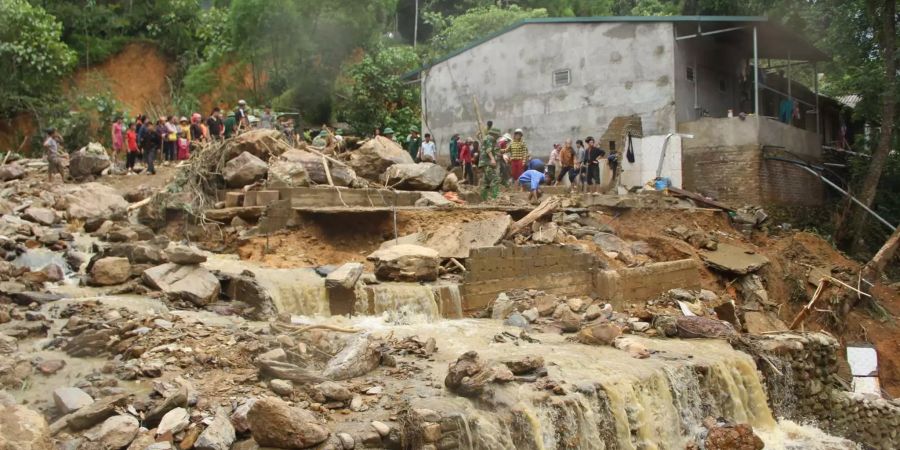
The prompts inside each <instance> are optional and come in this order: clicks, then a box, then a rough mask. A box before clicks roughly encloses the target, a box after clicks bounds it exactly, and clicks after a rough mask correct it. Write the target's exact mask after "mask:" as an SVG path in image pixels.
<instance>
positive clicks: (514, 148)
mask: <svg viewBox="0 0 900 450" xmlns="http://www.w3.org/2000/svg"><path fill="white" fill-rule="evenodd" d="M523 134H524V133H523V132H522V129H521V128H516V131H515V132H513V136H512V142H510V143H509V172H510V175H511V176H512V179H514V180H518V179H519V177H520V176H522V173H523V172H525V161H527V160H528V146H527V145H525V141H524V140H523V139H522V135H523Z"/></svg>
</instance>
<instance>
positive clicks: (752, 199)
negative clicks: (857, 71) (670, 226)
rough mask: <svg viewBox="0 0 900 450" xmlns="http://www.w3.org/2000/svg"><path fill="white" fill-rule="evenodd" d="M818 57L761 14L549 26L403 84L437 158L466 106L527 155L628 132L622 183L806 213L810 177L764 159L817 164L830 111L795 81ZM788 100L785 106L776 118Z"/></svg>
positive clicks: (536, 22)
mask: <svg viewBox="0 0 900 450" xmlns="http://www.w3.org/2000/svg"><path fill="white" fill-rule="evenodd" d="M827 58H828V57H827V55H825V54H824V53H822V52H821V51H819V50H818V49H816V48H815V47H814V46H812V45H811V44H809V43H808V42H807V41H805V40H804V39H802V38H800V37H798V36H797V35H795V34H794V33H793V32H791V31H790V30H787V29H785V28H783V27H782V26H780V25H778V24H776V23H774V22H770V21H769V20H768V19H767V18H765V17H719V16H716V17H710V16H690V17H686V16H674V17H580V18H549V19H530V20H525V21H523V22H520V23H517V24H515V25H513V26H511V27H509V28H508V29H506V30H503V31H501V32H498V33H495V34H493V35H491V36H488V37H486V38H484V39H482V40H480V41H478V42H475V43H473V44H471V45H469V46H468V47H466V48H464V49H461V50H459V51H457V52H454V53H452V54H449V55H447V56H445V57H443V58H441V59H439V60H437V61H435V62H433V63H431V64H429V65H427V66H425V67H423V68H421V69H419V70H417V71H416V72H414V73H412V74H410V75H409V76H414V75H415V76H418V80H419V82H420V83H421V93H422V95H421V98H422V128H423V129H424V130H425V131H426V132H430V133H431V134H432V135H434V136H435V138H436V140H437V142H438V144H439V148H441V149H444V148H446V145H447V143H448V142H449V139H450V137H451V136H452V135H453V134H454V133H460V134H461V135H462V136H469V135H472V136H474V134H475V132H476V130H475V123H476V113H475V104H476V103H477V104H478V108H479V109H480V113H481V115H482V118H483V119H484V120H489V119H490V120H493V121H494V124H495V126H497V127H499V128H501V129H502V130H503V131H510V132H511V131H512V130H513V129H515V128H523V129H524V130H525V135H526V140H527V142H528V144H529V148H530V149H531V151H532V153H533V154H534V155H536V156H539V157H545V158H546V156H547V155H548V154H549V153H550V150H551V149H552V145H553V143H557V142H562V141H563V140H564V139H566V138H572V139H573V140H574V139H579V138H584V137H586V136H589V135H591V136H594V137H595V138H597V139H598V143H599V145H600V146H601V147H603V148H605V149H607V150H608V149H610V148H612V147H614V148H616V149H618V150H621V149H622V148H623V145H624V143H625V136H626V135H627V134H630V135H631V136H632V137H634V138H635V139H634V140H633V141H632V142H633V143H634V148H635V153H636V155H637V161H636V162H635V164H636V165H635V166H629V165H627V164H626V165H625V166H623V174H622V177H621V178H622V180H623V181H622V182H621V183H620V188H628V187H631V186H633V185H641V184H643V183H645V182H646V181H648V180H647V177H648V176H650V178H651V179H652V178H653V175H655V174H656V173H657V172H659V171H660V168H663V170H662V172H663V173H662V175H663V176H668V177H670V178H671V179H672V181H673V183H674V184H676V185H678V186H683V187H685V188H687V189H691V190H694V191H698V192H702V193H704V194H708V195H711V196H714V197H716V198H718V199H720V200H723V201H728V202H733V203H756V204H765V203H781V204H795V203H796V204H813V205H814V204H818V203H820V202H821V201H822V199H823V189H822V187H821V183H819V182H818V181H817V176H816V175H814V174H811V173H808V172H807V171H806V170H805V169H803V168H801V167H797V166H792V165H791V164H788V163H784V162H778V163H775V162H773V161H772V160H769V159H766V157H765V155H767V154H770V153H772V152H781V156H785V155H792V156H791V158H795V159H798V160H802V161H804V162H806V163H810V164H817V163H820V162H821V160H822V157H821V144H822V143H823V142H830V141H834V140H837V133H838V129H839V126H840V125H839V123H838V120H837V119H836V117H837V113H838V112H839V111H840V107H839V106H838V105H837V104H836V102H834V101H831V100H829V99H825V98H824V97H821V96H819V95H818V92H817V88H816V87H814V88H813V89H809V88H807V87H805V86H802V85H801V84H800V83H798V82H797V81H795V79H794V78H796V77H797V75H798V74H799V73H801V71H803V72H802V73H805V74H806V78H807V79H815V77H814V76H812V73H814V64H815V63H816V62H817V61H822V60H826V59H827ZM754 67H760V70H754ZM811 68H812V69H813V70H812V71H811V70H810V69H811ZM788 99H790V100H791V102H792V103H790V104H789V105H796V107H795V108H791V109H790V111H791V114H790V118H789V119H787V120H786V122H787V123H784V122H781V121H778V120H777V118H778V116H779V112H782V108H783V107H784V106H785V105H784V101H785V100H788ZM823 111H824V112H826V113H827V114H823ZM741 113H744V114H746V117H739V116H741ZM826 116H827V117H826ZM672 133H681V135H679V134H673V135H671V136H669V135H670V134H672ZM686 135H693V138H692V139H688V138H686ZM782 159H785V158H782Z"/></svg>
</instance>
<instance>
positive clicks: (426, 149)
mask: <svg viewBox="0 0 900 450" xmlns="http://www.w3.org/2000/svg"><path fill="white" fill-rule="evenodd" d="M435 156H436V149H435V146H434V141H432V140H431V134H429V133H425V140H424V141H422V145H421V146H420V147H419V161H421V162H430V163H433V162H434V161H435Z"/></svg>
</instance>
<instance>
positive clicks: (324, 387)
mask: <svg viewBox="0 0 900 450" xmlns="http://www.w3.org/2000/svg"><path fill="white" fill-rule="evenodd" d="M315 387H316V389H317V390H318V391H319V392H320V393H322V395H324V396H325V398H326V399H328V400H334V401H337V402H346V401H347V400H351V399H352V398H353V393H352V392H350V390H349V389H347V388H346V387H344V385H342V384H340V383H335V382H333V381H326V382H324V383H319V384H317V385H316V386H315Z"/></svg>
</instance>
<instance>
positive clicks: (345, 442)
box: [337, 433, 356, 450]
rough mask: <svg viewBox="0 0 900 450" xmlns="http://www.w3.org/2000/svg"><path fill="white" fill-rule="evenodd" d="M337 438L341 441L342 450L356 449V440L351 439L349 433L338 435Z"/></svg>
mask: <svg viewBox="0 0 900 450" xmlns="http://www.w3.org/2000/svg"><path fill="white" fill-rule="evenodd" d="M337 437H338V439H340V440H341V446H343V448H344V450H353V448H354V447H356V440H354V439H353V436H351V435H350V433H338V434H337Z"/></svg>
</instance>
